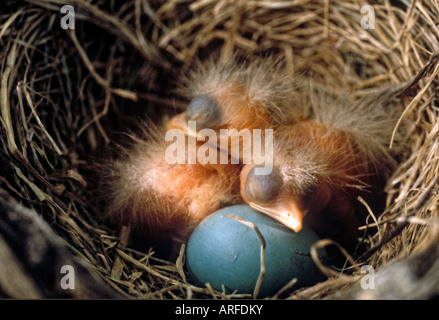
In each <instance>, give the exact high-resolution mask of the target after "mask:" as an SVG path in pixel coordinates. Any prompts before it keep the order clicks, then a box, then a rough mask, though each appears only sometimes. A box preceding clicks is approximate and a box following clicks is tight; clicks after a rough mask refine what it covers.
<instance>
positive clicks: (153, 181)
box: [103, 124, 240, 242]
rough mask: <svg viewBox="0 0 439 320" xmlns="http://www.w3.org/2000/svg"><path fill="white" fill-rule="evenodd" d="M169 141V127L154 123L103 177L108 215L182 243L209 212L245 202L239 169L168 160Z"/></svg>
mask: <svg viewBox="0 0 439 320" xmlns="http://www.w3.org/2000/svg"><path fill="white" fill-rule="evenodd" d="M170 144H171V142H166V141H165V134H164V132H162V131H160V130H159V129H154V128H153V125H152V124H149V129H148V131H146V132H144V135H143V136H141V137H133V138H132V145H131V147H128V148H122V150H121V152H120V154H119V157H118V159H117V160H115V161H113V162H111V164H110V166H109V168H108V169H107V170H106V171H107V174H106V176H105V177H104V179H103V180H104V181H106V188H104V189H105V190H106V192H107V193H106V195H105V196H106V199H107V206H106V208H107V209H106V215H107V217H108V218H110V219H111V220H113V221H115V222H118V223H123V224H127V225H131V226H133V227H134V229H135V230H136V231H137V232H140V233H143V234H146V235H148V236H149V237H151V238H158V239H169V238H172V237H173V238H175V240H176V241H179V242H181V241H185V240H187V238H188V236H189V235H190V233H191V232H192V230H193V228H194V227H195V226H196V225H197V224H198V223H199V222H200V221H201V220H202V219H204V218H205V217H206V216H207V215H209V214H210V213H212V212H214V211H216V210H218V209H219V208H220V207H221V206H222V205H227V204H234V203H237V202H240V199H239V168H238V167H237V166H236V165H232V164H221V165H219V164H218V165H216V164H200V163H195V164H187V163H184V164H178V163H169V162H170V161H168V160H169V159H167V156H166V152H167V150H169V149H168V147H169V146H170ZM186 145H187V142H186ZM199 147H200V145H197V148H199ZM185 150H186V151H185V155H184V157H185V159H186V160H187V152H188V148H187V147H186V149H185Z"/></svg>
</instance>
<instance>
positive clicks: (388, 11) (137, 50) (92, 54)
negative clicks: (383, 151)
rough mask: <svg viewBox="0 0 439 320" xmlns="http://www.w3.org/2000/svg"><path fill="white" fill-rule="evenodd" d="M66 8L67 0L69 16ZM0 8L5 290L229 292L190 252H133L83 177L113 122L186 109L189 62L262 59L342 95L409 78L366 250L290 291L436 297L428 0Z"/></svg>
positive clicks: (156, 294) (436, 141) (311, 295)
mask: <svg viewBox="0 0 439 320" xmlns="http://www.w3.org/2000/svg"><path fill="white" fill-rule="evenodd" d="M64 5H70V6H71V7H72V8H73V9H74V14H75V15H74V19H73V20H72V19H71V20H68V19H67V18H68V14H69V12H68V11H65V10H66V8H64V9H63V6H64ZM0 8H1V10H0V57H1V59H0V62H1V67H0V80H1V85H0V106H1V127H0V141H1V145H0V148H1V150H0V159H1V161H2V166H1V167H0V171H1V175H0V186H1V190H0V191H1V202H2V205H1V208H2V211H4V212H7V213H8V214H6V213H5V214H3V212H2V215H3V217H2V227H1V228H0V231H1V232H0V251H2V253H3V254H2V256H4V257H6V255H5V254H6V253H8V254H9V255H10V256H11V257H13V258H11V260H8V261H9V262H8V263H12V261H15V262H14V263H16V265H17V268H15V269H14V270H12V268H11V270H9V269H8V270H9V272H10V273H9V274H7V275H6V277H5V275H4V272H2V275H1V276H0V294H1V295H3V296H10V297H59V296H61V297H66V296H67V297H68V296H73V297H132V298H139V297H140V298H151V299H152V298H171V299H174V298H175V299H179V298H232V297H234V296H238V295H233V294H231V295H230V294H226V293H224V292H218V291H216V290H214V289H213V288H212V287H210V286H207V287H205V288H202V287H197V286H195V285H193V284H192V283H191V282H190V279H189V278H188V277H187V274H186V273H185V269H184V250H182V251H181V253H180V255H179V256H178V257H177V258H176V259H175V260H172V261H167V260H166V259H163V258H160V257H158V256H157V255H156V254H155V253H154V250H153V249H152V248H148V245H145V247H144V248H139V247H133V246H131V240H130V229H129V227H127V226H115V225H110V224H109V223H107V222H106V221H102V220H101V219H99V216H100V214H101V213H102V210H103V206H102V204H101V203H100V202H99V201H97V200H96V198H95V196H94V193H93V192H92V191H91V190H89V187H90V185H93V184H94V181H95V180H96V179H97V176H96V173H95V172H94V168H93V163H94V162H95V160H96V159H98V158H99V155H101V154H103V153H102V150H105V147H106V146H108V145H112V144H113V143H114V142H120V137H121V135H120V132H124V131H127V129H130V128H132V126H133V124H135V123H138V122H139V119H146V118H148V119H153V121H154V122H156V123H160V122H162V121H165V120H166V119H168V118H169V117H170V116H172V115H174V114H176V113H177V112H179V111H181V110H183V109H184V107H185V105H186V104H187V100H186V98H185V97H182V96H179V95H178V94H177V93H175V92H176V90H175V88H176V87H177V86H178V79H180V78H181V76H182V75H183V74H185V72H186V71H187V70H189V69H190V68H191V66H192V65H193V64H194V62H195V61H197V60H203V59H207V58H208V59H211V60H222V61H227V60H229V59H233V58H245V59H246V60H250V61H251V60H252V59H257V58H260V57H265V56H270V57H275V58H279V59H282V60H283V61H284V62H285V65H286V67H287V68H288V71H291V73H295V74H301V75H305V76H308V77H310V78H313V79H316V80H318V81H319V82H322V83H328V84H336V85H337V86H339V87H340V88H343V90H346V91H355V92H360V93H362V94H367V93H368V92H372V91H373V90H375V89H376V88H381V87H385V86H387V85H398V84H407V85H406V88H405V89H407V90H403V93H402V94H400V95H398V96H396V97H395V101H394V104H395V108H396V110H399V111H398V112H399V115H400V116H399V120H398V122H397V123H395V132H396V131H398V130H399V129H400V128H402V127H403V128H404V131H403V132H404V133H403V136H402V137H401V138H400V139H399V140H398V141H397V142H395V141H389V148H398V147H403V148H401V150H403V151H401V152H400V154H398V155H397V160H398V166H397V168H396V170H395V171H394V173H393V175H392V176H391V177H390V179H388V181H387V185H386V205H385V208H384V209H383V210H380V211H379V212H377V211H374V210H373V209H370V206H369V204H368V203H366V202H363V204H364V206H366V207H367V208H368V209H369V210H370V216H369V219H368V220H367V221H366V222H365V225H366V224H367V227H368V228H375V229H373V230H374V232H373V233H371V234H370V235H368V236H367V237H366V238H365V239H364V240H365V243H366V244H367V249H366V251H364V252H363V254H362V255H361V256H358V257H353V259H351V258H350V259H349V262H348V263H347V264H346V269H343V270H334V269H331V270H328V268H327V267H324V266H321V267H322V268H324V270H323V271H324V272H325V273H326V274H327V275H328V280H327V281H324V282H321V283H319V284H317V285H315V286H313V287H309V288H304V289H301V290H298V291H296V292H294V293H293V294H292V295H290V296H288V298H291V299H296V298H300V299H317V298H392V297H397V298H430V297H433V296H435V295H436V294H437V293H439V283H438V279H439V247H438V246H437V243H438V242H437V239H438V236H439V233H438V228H437V226H438V225H437V224H438V220H437V219H438V217H437V215H438V213H439V192H438V190H439V189H438V188H439V124H438V120H437V117H438V112H439V109H438V97H437V92H438V90H439V87H438V86H439V81H438V77H437V75H438V73H439V64H438V56H437V52H438V49H439V43H438V39H439V28H438V23H439V21H438V20H437V16H438V14H439V4H438V3H437V2H436V1H434V0H425V1H409V0H400V1H390V0H384V1H353V2H351V1H340V0H331V1H329V0H328V1H323V0H304V1H285V2H284V1H273V0H261V1H252V0H240V1H229V0H221V1H213V0H198V1H186V0H179V1H173V0H169V1H153V2H148V1H133V0H130V1H124V2H118V1H106V0H97V1H93V2H90V1H83V0H69V1H63V0H39V1H36V0H27V1H8V0H6V1H2V3H1V4H0ZM371 8H372V9H373V11H371ZM67 9H68V8H67ZM70 13H71V10H70ZM371 14H373V16H371ZM73 21H74V26H73V25H72V23H73ZM71 27H74V29H71ZM140 121H142V120H140ZM395 144H397V145H395ZM12 213H15V215H14V214H12ZM41 218H42V219H41ZM41 220H43V221H44V223H45V224H46V225H48V226H50V228H47V227H45V226H43V225H42V224H43V221H41ZM17 221H19V222H18V223H17ZM38 230H39V231H38ZM37 231H38V232H39V235H40V237H36V238H35V236H34V233H35V232H37ZM53 235H56V236H55V237H54V236H53ZM41 237H42V238H43V240H42V239H41ZM59 238H62V239H64V240H65V241H58V240H59ZM41 246H45V248H46V249H43V248H42V247H41ZM48 247H50V248H53V250H47V248H48ZM49 251H50V252H49ZM4 262H5V260H3V259H0V264H3V263H4ZM66 264H67V265H73V266H78V265H80V266H82V267H83V268H86V270H89V272H90V274H94V275H98V276H97V277H95V276H93V277H91V278H90V279H88V278H87V277H84V276H83V273H79V272H78V271H77V272H76V275H77V278H79V280H77V282H76V287H77V288H78V287H80V285H79V284H78V282H80V281H82V283H83V284H84V287H83V289H82V290H71V291H68V290H64V291H63V290H59V288H55V287H57V286H58V281H59V277H60V272H59V270H60V269H61V266H62V265H66ZM364 265H368V266H371V267H373V270H374V272H375V289H373V290H371V289H369V290H365V289H364V286H363V287H362V279H363V277H364V275H365V274H364V273H363V272H362V269H361V267H362V266H364ZM49 266H50V267H49ZM78 268H79V267H78ZM75 270H78V269H76V267H75ZM367 270H371V269H367ZM61 276H62V275H61ZM20 277H21V278H22V279H27V281H21V282H20V283H18V282H19V279H21V278H20ZM57 279H58V280H57ZM81 279H82V280H81ZM11 280H16V281H17V283H12V284H11ZM104 287H105V288H106V289H105V290H104V289H102V288H104ZM20 288H21V289H20Z"/></svg>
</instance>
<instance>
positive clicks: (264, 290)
mask: <svg viewBox="0 0 439 320" xmlns="http://www.w3.org/2000/svg"><path fill="white" fill-rule="evenodd" d="M226 215H233V216H237V217H240V218H242V219H244V220H247V221H250V222H252V223H253V224H254V225H256V226H257V227H258V229H259V230H260V232H261V234H262V236H263V238H264V240H265V243H266V246H265V275H264V278H263V282H262V286H261V289H260V292H259V295H258V297H267V296H272V295H274V294H276V293H277V292H278V291H279V290H280V289H281V288H282V287H284V286H285V285H286V284H287V283H288V282H289V281H290V280H292V279H293V278H297V280H298V281H297V282H296V284H295V285H294V286H293V287H292V289H294V290H295V289H298V288H300V287H305V286H312V285H314V284H316V283H317V282H320V281H323V280H325V277H324V275H323V274H322V273H321V271H320V270H319V269H318V268H317V266H316V265H315V263H314V261H313V260H312V258H311V256H310V248H311V246H312V244H313V243H315V242H316V241H318V240H319V238H318V237H317V235H316V234H315V233H314V232H313V231H312V230H311V229H309V228H306V227H305V226H304V227H303V229H302V230H301V231H300V232H298V233H296V232H294V231H293V230H290V229H289V228H287V227H285V226H284V225H282V224H281V223H279V222H277V221H275V220H273V219H272V218H270V217H268V216H266V215H264V214H262V213H259V212H257V211H255V210H253V209H252V208H251V207H249V206H248V205H235V206H231V207H227V208H224V209H221V210H218V211H216V212H214V213H212V214H211V215H209V216H208V217H207V218H206V219H204V220H203V221H202V222H201V223H200V224H199V225H198V226H197V228H196V229H195V230H194V232H193V233H192V235H191V237H190V239H189V242H188V244H187V248H186V266H187V269H188V271H189V274H190V276H191V279H192V280H193V282H194V283H195V284H197V285H199V286H204V285H205V284H206V283H210V285H211V286H212V287H213V288H215V289H217V290H218V291H222V285H224V287H225V288H226V291H227V293H231V292H233V291H235V290H236V291H237V292H238V293H249V294H251V293H253V290H254V288H255V285H256V282H257V279H258V277H259V274H260V270H261V242H260V240H259V238H258V236H257V234H256V232H255V230H254V229H253V228H250V227H249V226H247V225H245V224H243V223H241V222H239V221H236V220H235V219H232V218H230V217H227V216H226ZM318 253H319V255H321V256H326V255H327V254H326V252H325V250H323V249H319V251H318Z"/></svg>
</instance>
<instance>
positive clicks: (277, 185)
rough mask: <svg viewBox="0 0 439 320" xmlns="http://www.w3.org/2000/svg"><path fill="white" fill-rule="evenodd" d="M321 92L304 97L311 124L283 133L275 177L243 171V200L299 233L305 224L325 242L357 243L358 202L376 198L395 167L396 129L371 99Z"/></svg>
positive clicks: (285, 128)
mask: <svg viewBox="0 0 439 320" xmlns="http://www.w3.org/2000/svg"><path fill="white" fill-rule="evenodd" d="M325 90H326V89H325ZM319 91H320V90H319ZM319 91H318V90H314V89H313V88H312V86H311V87H309V88H308V89H307V92H305V94H306V95H308V96H309V97H310V98H309V100H310V104H311V108H312V109H313V115H314V116H313V118H312V119H310V120H307V121H303V122H300V123H297V124H294V125H292V126H283V127H279V128H278V129H277V130H276V132H275V141H274V143H275V148H274V167H273V171H272V172H271V173H270V174H269V175H265V176H264V175H256V174H255V167H256V166H255V165H254V164H248V165H246V166H245V167H244V168H243V170H242V172H241V195H242V197H243V199H244V201H245V202H246V203H248V204H249V205H250V206H252V207H253V208H254V209H256V210H258V211H261V212H263V213H265V214H267V215H269V216H271V217H273V218H274V219H276V220H278V221H280V222H282V223H284V224H285V225H287V226H288V227H290V228H291V229H293V230H295V231H299V230H301V228H302V225H303V223H304V222H306V223H307V224H308V225H309V226H311V227H312V228H314V229H315V230H316V231H317V232H318V233H320V234H321V235H322V236H328V237H333V238H334V237H335V238H336V237H338V236H342V237H346V238H353V237H355V236H358V235H359V232H358V227H359V226H360V224H361V223H362V222H363V221H364V220H362V219H360V217H359V215H358V212H356V210H355V207H356V203H358V200H357V197H358V196H362V197H367V196H368V195H372V196H374V197H376V195H377V193H378V192H379V191H380V187H382V185H381V183H382V182H383V179H385V178H386V177H387V176H388V174H389V172H390V170H391V168H392V166H393V164H394V160H393V158H392V157H391V155H390V154H389V149H388V146H387V145H388V143H389V141H390V136H391V133H392V129H393V127H394V123H395V122H394V119H392V117H391V116H390V113H389V110H385V109H384V108H383V105H382V104H380V103H379V102H378V101H373V99H371V98H370V97H368V98H367V99H363V100H362V101H358V100H355V101H354V99H351V100H350V99H334V98H333V97H331V94H329V93H322V92H324V90H321V91H320V92H319ZM387 102H388V101H386V102H385V103H387ZM372 199H373V198H372Z"/></svg>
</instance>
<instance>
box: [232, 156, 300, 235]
mask: <svg viewBox="0 0 439 320" xmlns="http://www.w3.org/2000/svg"><path fill="white" fill-rule="evenodd" d="M255 169H256V166H255V165H254V164H249V165H245V166H244V168H243V169H242V171H241V197H242V198H243V200H244V201H245V202H246V203H247V204H248V205H250V206H251V207H252V208H253V209H255V210H256V211H259V212H262V213H264V214H266V215H268V216H269V217H271V218H273V219H275V220H277V221H279V222H281V223H283V224H284V225H286V226H287V227H289V228H290V229H292V230H294V231H296V232H298V231H300V230H301V229H302V224H303V218H304V216H305V215H306V213H307V212H306V209H304V206H303V204H302V198H301V197H300V196H299V195H296V194H294V193H293V192H289V191H290V188H288V186H286V185H285V181H284V178H283V176H282V174H281V172H280V171H279V169H278V168H276V167H274V168H273V170H272V171H271V173H269V174H266V175H258V174H257V173H256V170H255Z"/></svg>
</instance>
